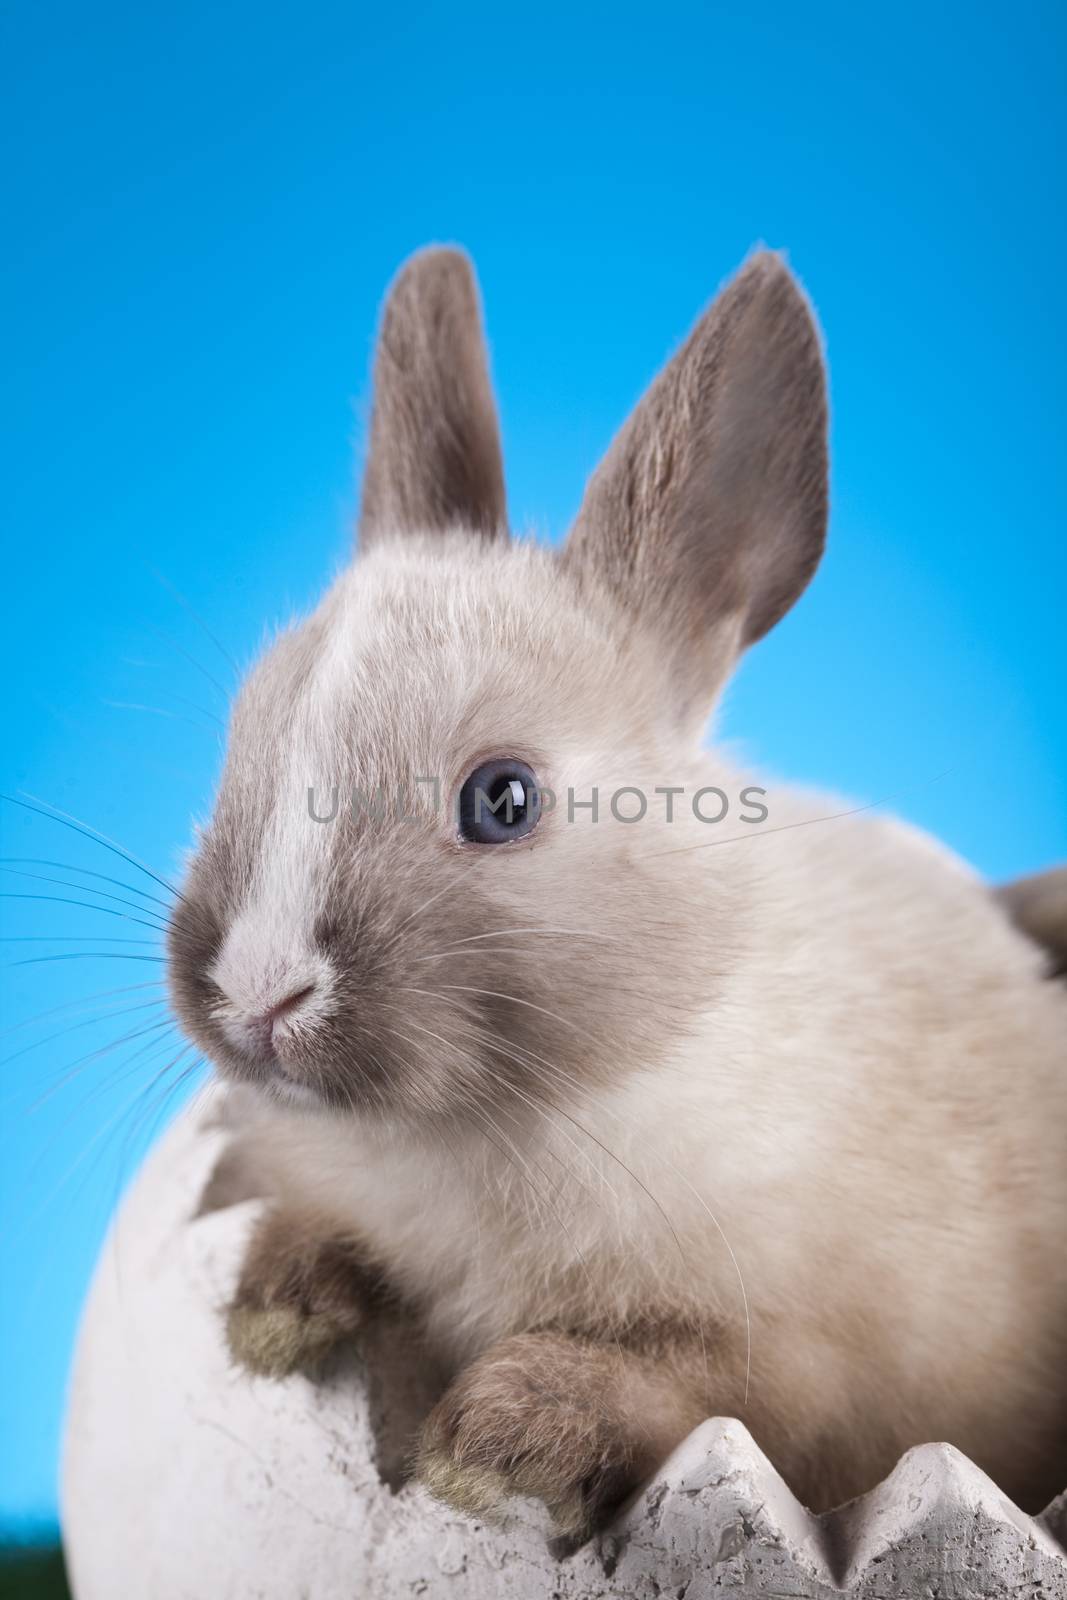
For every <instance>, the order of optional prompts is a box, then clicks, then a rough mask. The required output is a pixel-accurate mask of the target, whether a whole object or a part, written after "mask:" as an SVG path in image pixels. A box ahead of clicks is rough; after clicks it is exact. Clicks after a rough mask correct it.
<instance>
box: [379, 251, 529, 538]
mask: <svg viewBox="0 0 1067 1600" xmlns="http://www.w3.org/2000/svg"><path fill="white" fill-rule="evenodd" d="M455 527H465V528H470V529H473V530H475V531H477V532H478V533H481V534H484V535H486V536H487V537H491V536H494V535H497V534H503V533H505V532H506V529H507V504H506V500H505V494H504V468H503V462H502V460H501V455H500V434H499V429H498V427H497V419H496V407H495V405H494V403H493V392H492V389H491V387H490V383H489V371H488V365H487V362H486V354H485V344H484V342H483V339H482V329H481V316H480V311H479V304H478V287H477V283H476V281H475V277H474V271H473V268H472V267H471V264H470V262H469V261H468V259H467V257H466V256H465V255H464V254H463V253H462V251H459V250H452V249H442V248H439V247H433V248H430V249H428V250H420V251H419V252H418V254H417V255H414V256H412V258H411V260H410V261H408V262H407V263H406V264H405V265H404V266H403V267H402V268H401V270H400V272H399V274H398V275H397V277H396V279H395V281H394V283H393V286H392V288H391V289H390V291H389V296H388V298H387V300H386V304H385V312H384V315H383V317H382V327H381V332H380V334H379V336H378V350H377V355H376V357H375V362H374V409H373V414H372V418H371V429H370V447H369V450H368V453H367V465H366V471H365V473H364V478H363V501H362V505H361V507H360V517H359V542H360V545H361V547H363V548H366V547H367V546H368V545H370V544H371V543H372V542H373V541H374V540H375V539H376V538H379V537H380V536H381V535H382V534H390V535H391V534H404V533H425V532H433V531H436V530H442V529H446V528H455Z"/></svg>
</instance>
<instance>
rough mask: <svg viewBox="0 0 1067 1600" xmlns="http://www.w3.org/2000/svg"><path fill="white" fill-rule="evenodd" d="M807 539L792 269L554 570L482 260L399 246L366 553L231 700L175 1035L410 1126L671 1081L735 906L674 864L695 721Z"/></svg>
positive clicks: (678, 391)
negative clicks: (516, 492) (510, 517)
mask: <svg viewBox="0 0 1067 1600" xmlns="http://www.w3.org/2000/svg"><path fill="white" fill-rule="evenodd" d="M825 522H826V401H825V390H824V379H823V366H822V359H821V355H820V349H819V340H818V336H817V334H816V331H815V328H814V326H813V323H812V319H811V316H810V313H809V310H808V307H807V305H806V302H805V300H804V298H803V296H802V295H801V293H800V291H799V290H798V288H797V286H796V284H795V282H794V280H793V279H792V277H791V276H790V274H789V272H788V270H787V269H786V267H785V266H784V265H783V263H782V262H781V260H780V259H779V258H778V257H776V256H774V255H771V254H760V255H757V256H755V257H753V258H752V259H751V260H750V261H749V262H748V264H747V265H746V266H745V267H744V269H743V270H742V271H741V273H740V274H739V275H738V276H737V277H736V278H735V279H734V280H733V281H732V282H731V283H730V284H729V285H728V286H727V287H726V289H724V290H723V292H722V293H721V294H720V295H719V297H718V299H717V300H716V301H715V302H714V303H713V305H712V306H711V307H710V309H709V310H708V311H707V312H706V313H705V314H704V316H703V317H702V318H701V320H700V321H699V323H698V324H697V326H696V328H695V330H694V331H693V333H692V334H691V335H690V337H689V339H688V340H687V342H686V343H685V344H684V345H683V347H682V348H681V350H680V351H679V352H678V353H677V355H676V356H675V357H674V358H673V360H672V361H671V362H670V363H669V365H668V366H667V367H666V368H665V369H664V371H663V372H662V373H661V375H660V376H659V378H658V379H657V380H656V382H655V383H654V384H653V386H652V388H651V389H650V391H649V393H648V394H647V396H646V397H645V399H644V400H643V401H642V402H641V404H640V405H639V406H638V408H637V410H636V411H635V412H634V414H633V416H632V417H631V418H630V420H629V422H628V423H627V424H626V426H625V427H624V428H623V430H622V432H621V433H620V434H619V436H618V437H617V439H616V440H615V442H614V444H613V445H612V447H611V449H610V450H609V452H608V454H607V456H606V458H605V460H604V461H603V463H602V464H601V466H600V467H599V469H598V470H597V472H596V473H595V475H594V477H593V479H592V481H591V483H590V485H589V488H588V491H587V493H586V496H585V500H584V502H583V505H582V508H581V511H580V513H579V515H578V519H577V522H576V524H575V527H574V529H573V530H572V532H571V534H570V536H569V538H568V540H567V541H566V544H565V545H564V546H563V548H562V549H561V550H560V551H558V552H557V551H555V550H551V549H546V548H539V547H538V546H536V545H534V544H531V543H529V542H523V541H513V540H512V539H510V538H509V535H508V531H507V514H506V507H505V497H504V484H503V472H502V467H501V456H500V446H499V441H498V435H497V424H496V418H495V411H494V405H493V400H492V394H491V390H490V386H489V379H488V374H487V369H486V362H485V355H484V349H483V344H482V337H481V331H480V321H479V313H478V304H477V294H476V290H475V285H474V280H473V276H472V273H471V270H470V267H469V265H468V263H467V261H466V259H465V258H464V257H463V256H462V255H460V254H459V253H457V252H455V251H452V250H436V249H435V250H429V251H425V252H423V253H421V254H419V255H417V256H416V257H414V258H413V260H412V261H410V262H409V263H408V265H407V266H406V267H405V268H404V269H403V271H402V272H401V274H400V276H399V278H398V279H397V281H396V283H395V285H394V287H393V289H392V292H391V294H390V296H389V299H388V302H387V305H386V310H385V315H384V321H383V326H382V331H381V336H380V341H379V347H378V353H377V359H376V366H375V397H374V411H373V419H372V425H371V437H370V449H369V456H368V463H367V469H366V474H365V480H364V488H363V502H362V510H361V518H360V537H359V546H360V548H359V555H358V559H357V560H356V561H355V562H354V564H353V565H352V566H351V567H350V568H349V569H348V570H347V571H346V572H345V573H344V574H343V575H342V576H341V577H340V578H339V579H338V581H337V582H336V583H335V585H334V586H333V588H332V589H331V590H330V592H329V593H328V594H327V596H326V598H325V600H324V601H323V602H322V604H321V605H320V606H319V608H318V610H317V611H316V612H315V613H314V614H313V615H312V616H311V617H310V618H309V619H308V620H307V621H306V622H305V623H304V624H303V625H302V626H300V627H298V628H295V629H293V630H291V631H289V632H287V633H285V634H284V635H283V636H282V637H281V638H280V639H279V640H278V641H277V642H276V643H275V644H274V646H273V647H272V648H271V649H270V651H269V652H268V653H267V655H266V656H265V658H264V659H263V660H262V661H261V662H260V664H259V665H258V667H257V668H256V669H255V671H254V672H253V673H252V675H251V677H250V678H249V680H248V682H247V683H246V685H245V686H244V688H243V690H242V692H241V695H240V697H239V699H238V702H237V705H236V707H235V710H234V713H233V719H232V726H231V730H230V743H229V753H228V758H227V763H226V768H225V773H224V776H223V780H222V785H221V790H220V793H219V797H218V802H217V806H216V810H215V813H214V816H213V819H212V821H211V823H210V825H209V827H208V828H207V829H206V830H205V832H204V833H203V835H202V837H201V838H200V840H199V844H198V847H197V851H196V854H195V857H194V859H193V861H192V864H191V867H190V870H189V873H188V876H187V880H186V882H185V884H184V887H183V891H182V898H181V900H180V902H179V905H178V908H177V911H176V913H175V916H174V918H173V927H172V932H171V936H170V968H169V971H170V983H171V988H172V993H173V996H174V999H175V1002H176V1005H177V1007H178V1011H179V1014H180V1016H181V1018H182V1021H183V1024H184V1026H185V1028H186V1031H187V1032H188V1033H189V1034H190V1035H191V1036H192V1037H193V1038H194V1039H195V1040H196V1041H197V1042H198V1044H199V1045H200V1046H201V1047H202V1048H204V1049H205V1050H206V1051H207V1052H208V1053H209V1055H210V1056H211V1057H212V1059H213V1060H214V1061H215V1062H216V1063H217V1064H218V1066H219V1067H220V1069H221V1070H222V1071H223V1073H224V1074H226V1075H227V1076H230V1077H233V1078H237V1079H241V1080H245V1081H251V1082H253V1083H256V1084H258V1085H260V1086H261V1087H262V1088H263V1089H264V1090H265V1091H267V1092H268V1093H270V1094H272V1095H274V1096H276V1097H279V1098H281V1099H283V1100H286V1101H288V1102H290V1103H294V1104H304V1105H308V1106H311V1107H315V1108H320V1109H323V1110H334V1111H337V1112H340V1113H344V1112H355V1113H357V1114H361V1115H373V1114H382V1115H386V1116H390V1117H396V1118H399V1119H402V1120H405V1121H420V1120H421V1119H423V1118H426V1117H431V1118H442V1117H444V1118H447V1117H452V1116H454V1117H460V1118H464V1117H469V1118H473V1119H475V1120H477V1119H479V1118H481V1117H483V1116H485V1115H486V1111H487V1107H488V1106H489V1105H491V1104H492V1103H501V1102H506V1104H507V1106H508V1108H509V1111H510V1113H513V1114H519V1113H521V1112H522V1109H523V1108H524V1107H529V1108H533V1107H536V1106H542V1105H544V1104H545V1103H546V1102H547V1103H551V1102H553V1101H555V1100H557V1099H558V1098H559V1097H560V1096H562V1095H565V1094H569V1093H573V1092H574V1091H576V1090H580V1089H581V1087H582V1086H583V1085H589V1084H595V1083H598V1082H603V1081H604V1080H605V1079H610V1078H612V1077H613V1076H617V1075H619V1074H624V1073H626V1072H628V1071H630V1070H633V1068H635V1067H636V1066H640V1065H643V1066H650V1065H654V1064H655V1062H656V1061H657V1059H658V1058H659V1057H660V1056H661V1055H662V1053H663V1052H664V1050H665V1049H666V1048H667V1046H668V1044H669V1042H670V1041H671V1040H672V1039H673V1038H675V1037H676V1036H677V1035H678V1033H679V1031H680V1030H684V1029H685V1028H686V1027H687V1026H688V1025H689V1024H690V1022H691V1021H692V1019H693V1018H694V1017H695V1015H696V1013H697V1012H698V1011H699V1010H701V1009H706V1008H707V1007H708V1006H710V1005H713V1004H714V1001H715V987H716V982H717V975H721V974H722V973H723V972H724V971H725V970H726V969H727V968H728V966H729V963H730V960H731V953H730V938H729V924H730V918H731V916H733V915H735V914H737V913H738V911H739V909H740V908H739V907H737V906H732V905H730V904H729V903H728V899H729V891H728V890H727V889H726V888H725V887H724V886H723V887H717V882H716V877H715V875H714V874H712V873H708V872H698V873H694V872H693V870H692V866H691V862H690V860H689V858H688V857H687V855H686V853H685V849H684V847H685V846H686V845H687V843H691V842H692V840H693V829H694V826H695V824H694V822H693V813H692V810H691V798H692V793H693V789H694V788H695V787H699V784H700V783H701V782H706V781H707V777H706V769H705V768H703V767H701V766H700V764H699V760H698V754H697V753H698V750H699V744H700V736H701V731H702V729H703V726H704V723H705V721H706V719H707V716H708V713H709V711H710V709H711V706H712V703H713V701H714V698H715V695H716V693H717V691H718V689H719V687H720V686H721V684H722V682H723V680H724V678H725V676H726V674H727V672H728V671H729V669H730V666H731V664H732V663H733V661H734V660H735V658H736V657H737V655H738V653H739V652H740V651H741V650H742V649H743V648H744V647H745V646H746V645H748V644H749V643H751V642H752V641H753V640H755V639H757V638H759V637H760V635H761V634H763V633H765V632H766V630H767V629H768V628H770V627H771V626H772V624H773V623H774V622H776V621H777V619H778V618H779V617H780V616H781V615H782V614H783V612H785V611H786V609H787V608H788V607H789V606H790V605H791V604H792V602H793V601H794V600H795V599H796V597H797V596H798V595H799V594H800V592H801V590H802V589H803V588H804V586H805V584H806V583H807V581H808V579H809V578H810V576H811V574H812V572H813V571H814V568H815V566H816V563H817V561H818V559H819V555H820V552H821V549H822V544H823V538H824V531H825ZM669 789H674V790H675V791H676V792H675V794H674V795H673V796H671V795H668V794H667V793H666V792H665V791H666V790H669ZM678 789H682V790H684V791H685V792H684V793H682V794H679V793H677V790H678ZM708 803H709V804H711V805H712V806H714V805H715V803H716V802H708ZM668 818H670V820H668Z"/></svg>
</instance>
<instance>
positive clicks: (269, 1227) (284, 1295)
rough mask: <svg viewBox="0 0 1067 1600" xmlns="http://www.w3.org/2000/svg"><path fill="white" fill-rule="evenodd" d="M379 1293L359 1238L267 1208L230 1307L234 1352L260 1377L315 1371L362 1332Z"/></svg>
mask: <svg viewBox="0 0 1067 1600" xmlns="http://www.w3.org/2000/svg"><path fill="white" fill-rule="evenodd" d="M379 1293H380V1280H379V1279H378V1278H377V1276H376V1274H375V1273H374V1272H373V1270H372V1269H371V1268H370V1267H368V1265H367V1263H366V1262H365V1260H364V1259H363V1257H362V1255H361V1253H360V1249H359V1246H358V1244H357V1243H356V1242H354V1241H351V1240H347V1239H338V1238H329V1237H323V1236H322V1234H321V1233H316V1231H315V1229H314V1226H313V1225H312V1224H309V1223H308V1222H306V1221H304V1220H303V1219H298V1218H291V1217H288V1216H286V1215H285V1214H284V1213H281V1212H268V1214H267V1215H266V1216H265V1217H264V1218H263V1219H262V1221H261V1222H260V1224H259V1226H258V1227H257V1229H256V1231H255V1233H254V1234H253V1236H252V1239H251V1242H250V1244H249V1248H248V1252H247V1254H246V1256H245V1260H244V1265H243V1266H242V1268H241V1275H240V1279H239V1280H238V1284H237V1289H236V1292H235V1293H234V1296H233V1299H232V1300H231V1302H230V1304H229V1307H228V1308H227V1312H226V1342H227V1344H228V1346H229V1350H230V1355H231V1356H232V1358H233V1360H234V1361H235V1362H236V1363H237V1365H239V1366H242V1367H244V1368H246V1369H247V1370H248V1371H249V1372H253V1373H256V1374H258V1375H259V1376H261V1377H267V1378H284V1377H285V1376H286V1375H287V1374H288V1373H290V1372H296V1371H301V1372H305V1373H308V1374H312V1375H313V1374H314V1373H315V1372H316V1371H317V1370H318V1369H319V1368H321V1367H322V1365H323V1363H324V1362H325V1360H326V1358H327V1357H328V1356H329V1355H330V1353H331V1352H332V1351H333V1350H334V1349H335V1348H336V1347H337V1346H338V1345H341V1344H344V1343H345V1342H347V1341H349V1340H351V1339H353V1338H354V1337H355V1336H356V1335H357V1334H358V1333H359V1330H360V1328H361V1327H362V1326H363V1324H364V1323H365V1321H366V1318H367V1315H368V1311H369V1308H370V1304H371V1302H372V1300H373V1299H374V1298H375V1296H376V1294H379Z"/></svg>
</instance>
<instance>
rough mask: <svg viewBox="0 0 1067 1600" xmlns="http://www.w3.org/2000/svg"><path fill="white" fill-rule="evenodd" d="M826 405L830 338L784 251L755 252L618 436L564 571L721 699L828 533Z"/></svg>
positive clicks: (589, 495) (699, 688)
mask: <svg viewBox="0 0 1067 1600" xmlns="http://www.w3.org/2000/svg"><path fill="white" fill-rule="evenodd" d="M826 431H827V406H826V384H825V376H824V370H823V360H822V353H821V349H820V342H819V336H818V333H817V331H816V328H815V324H814V321H813V319H812V314H811V311H810V309H809V307H808V304H807V301H806V300H805V298H804V295H803V293H802V292H801V290H800V288H799V286H798V285H797V283H796V280H795V279H794V278H793V276H792V274H791V273H790V271H789V269H788V268H787V267H786V265H785V263H784V262H783V260H782V259H781V257H780V256H778V255H775V254H773V253H772V252H769V251H761V252H760V253H759V254H757V255H755V256H753V257H752V258H751V260H749V261H748V263H747V264H746V265H745V266H744V267H743V269H742V270H741V272H740V273H739V274H738V275H737V277H736V278H734V279H733V281H732V282H731V283H730V284H728V285H727V287H726V288H725V289H724V290H723V291H722V293H721V294H720V295H719V296H718V298H717V299H716V300H715V301H714V303H713V304H712V305H711V306H710V307H709V309H708V310H707V311H706V312H705V313H704V315H703V316H702V317H701V319H700V321H699V322H698V323H697V325H696V327H695V328H694V329H693V332H692V333H691V334H690V335H689V338H688V339H687V340H686V342H685V344H684V345H683V346H682V348H681V350H679V352H678V354H677V355H676V356H675V357H674V358H673V360H671V361H670V362H669V364H668V365H667V366H666V367H665V368H664V370H663V371H662V372H661V373H660V375H659V377H658V378H657V379H656V381H655V383H654V384H653V385H652V387H651V389H650V390H649V391H648V393H647V395H646V396H645V398H644V399H643V400H642V401H641V403H640V404H639V405H638V407H637V409H636V410H635V411H634V413H633V414H632V416H631V417H630V419H629V421H628V422H627V423H626V425H625V426H624V427H623V429H622V431H621V432H620V433H619V434H618V435H617V437H616V439H615V441H614V443H613V444H612V446H611V448H610V450H609V451H608V453H607V455H606V456H605V458H604V460H603V462H602V463H601V465H600V466H599V468H598V469H597V471H596V473H595V474H594V476H593V478H592V480H591V481H590V484H589V487H588V489H587V491H586V495H585V499H584V501H583V503H582V508H581V510H580V512H579V514H578V519H577V522H576V524H575V526H574V529H573V531H572V532H571V535H570V538H569V540H568V543H567V546H566V549H565V551H564V562H565V564H566V565H567V566H568V567H570V568H571V569H572V570H575V571H576V572H577V573H578V575H579V576H580V578H582V579H583V581H584V580H585V579H586V578H592V579H593V581H595V582H598V583H600V584H604V585H606V586H607V587H608V589H609V590H611V591H612V592H613V593H614V594H615V596H616V598H617V599H618V600H620V601H621V602H622V604H623V605H624V607H625V608H626V609H628V610H631V611H633V612H634V613H635V614H637V615H639V616H640V617H641V619H642V620H647V621H648V622H650V623H651V624H652V626H653V627H655V628H657V629H658V631H659V632H660V634H661V635H662V636H664V637H665V638H666V639H667V640H669V642H670V645H671V647H672V648H675V649H677V651H678V652H679V655H680V658H681V663H682V666H683V667H684V673H685V676H686V677H687V678H688V679H689V680H690V681H689V684H688V687H689V688H690V689H691V691H692V693H693V694H694V695H703V696H706V695H707V694H708V691H709V689H710V688H711V687H712V685H710V684H709V682H708V672H709V667H710V663H709V659H708V656H709V648H710V649H712V651H713V654H714V655H720V656H721V650H722V644H723V640H722V638H721V632H722V630H721V629H720V630H718V633H719V637H718V640H717V645H716V629H717V625H718V624H720V623H722V624H727V625H729V632H730V633H732V634H733V636H734V640H735V644H736V646H737V647H743V646H744V645H747V644H751V643H752V642H753V640H755V639H758V638H760V636H761V635H762V634H764V633H766V632H767V630H768V629H769V628H770V627H772V626H773V624H774V623H775V622H777V621H778V619H779V617H781V616H782V615H783V614H784V613H785V612H786V611H787V610H788V609H789V607H790V606H791V605H792V604H793V602H794V600H796V598H797V596H798V595H799V594H800V593H801V591H802V590H803V589H804V587H805V585H806V584H807V582H808V580H809V578H810V577H811V575H812V573H813V572H814V571H815V568H816V566H817V565H818V561H819V557H820V555H821V554H822V548H823V544H824V541H825V535H826V517H827V445H826Z"/></svg>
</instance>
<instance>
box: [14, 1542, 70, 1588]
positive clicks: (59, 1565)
mask: <svg viewBox="0 0 1067 1600" xmlns="http://www.w3.org/2000/svg"><path fill="white" fill-rule="evenodd" d="M0 1600H70V1589H69V1588H68V1587H67V1574H66V1572H65V1571H64V1568H63V1552H62V1550H61V1549H60V1548H59V1546H58V1544H56V1545H18V1544H5V1545H0Z"/></svg>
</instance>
